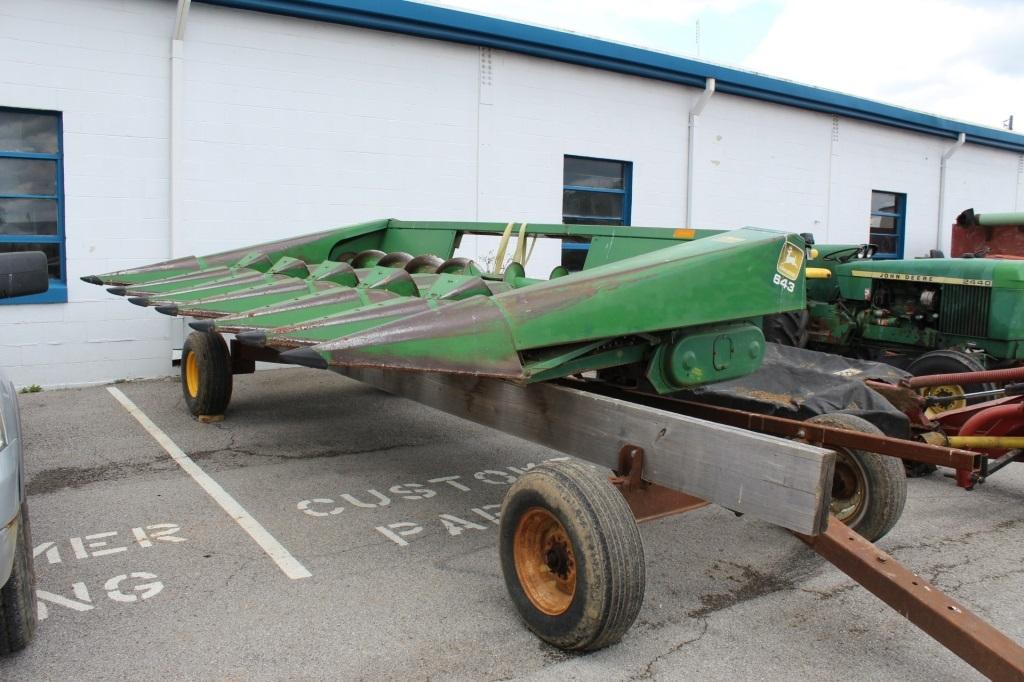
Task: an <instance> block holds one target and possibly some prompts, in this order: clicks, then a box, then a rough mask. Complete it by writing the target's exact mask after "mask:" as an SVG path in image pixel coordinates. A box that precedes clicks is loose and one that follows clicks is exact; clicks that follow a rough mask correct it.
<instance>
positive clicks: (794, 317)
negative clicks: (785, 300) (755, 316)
mask: <svg viewBox="0 0 1024 682" xmlns="http://www.w3.org/2000/svg"><path fill="white" fill-rule="evenodd" d="M810 321H811V315H810V313H809V312H807V309H806V308H803V309H801V310H790V311H788V312H785V313H776V314H775V315H765V317H764V321H763V322H762V324H761V327H762V330H763V331H764V338H765V341H769V342H771V343H777V344H779V345H780V346H792V347H794V348H806V347H807V341H808V339H809V335H808V333H807V326H808V325H809V324H810Z"/></svg>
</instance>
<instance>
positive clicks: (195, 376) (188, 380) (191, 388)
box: [185, 353, 199, 398]
mask: <svg viewBox="0 0 1024 682" xmlns="http://www.w3.org/2000/svg"><path fill="white" fill-rule="evenodd" d="M185 388H187V389H188V394H189V395H190V396H192V397H193V398H195V397H196V396H198V395H199V363H198V362H196V354H195V353H189V354H188V356H187V357H186V358H185Z"/></svg>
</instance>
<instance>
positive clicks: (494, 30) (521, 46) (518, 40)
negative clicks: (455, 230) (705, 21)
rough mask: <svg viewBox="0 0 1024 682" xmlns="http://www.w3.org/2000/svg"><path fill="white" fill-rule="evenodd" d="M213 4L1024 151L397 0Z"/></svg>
mask: <svg viewBox="0 0 1024 682" xmlns="http://www.w3.org/2000/svg"><path fill="white" fill-rule="evenodd" d="M197 1H198V2H204V3H206V4H210V5H220V6H223V7H232V8H235V9H244V10H254V11H259V12H270V13H273V14H281V15H286V16H291V17H299V18H303V19H312V20H316V21H326V22H332V23H338V24H348V25H351V26H359V27H362V28H369V29H376V30H381V31H391V32H394V33H404V34H407V35H413V36H419V37H423V38H434V39H437V40H444V41H448V42H456V43H466V44H469V45H480V46H484V47H493V48H497V49H501V50H508V51H510V52H518V53H521V54H527V55H531V56H535V57H543V58H545V59H553V60H556V61H560V62H567V63H570V64H578V65H581V66H589V67H594V68H598V69H604V70H606V71H615V72H617V73H624V74H629V75H633V76H641V77H644V78H653V79H656V80H661V81H668V82H670V83H679V84H682V85H689V86H693V87H698V88H703V87H704V82H705V79H707V78H714V79H715V80H716V90H717V91H718V92H724V93H727V94H730V95H739V96H741V97H750V98H753V99H758V100H762V101H766V102H773V103H776V104H783V105H787V106H793V107H798V108H800V109H807V110H810V111H817V112H821V113H826V114H838V115H840V116H845V117H848V118H853V119H858V120H862V121H870V122H872V123H878V124H881V125H886V126H893V127H896V128H903V129H905V130H913V131H916V132H920V133H927V134H931V135H938V136H940V137H947V138H952V139H955V138H956V137H957V135H958V134H959V133H965V134H966V135H967V141H968V142H971V143H974V144H979V145H984V146H987V147H996V148H998V149H1006V150H1010V151H1014V152H1024V135H1018V134H1016V133H1012V132H1009V131H1005V130H998V129H996V128H987V127H985V126H979V125H974V124H970V123H964V122H961V121H955V120H952V119H947V118H941V117H939V116H933V115H931V114H925V113H921V112H917V111H912V110H909V109H903V108H901V107H896V106H892V105H889V104H883V103H881V102H876V101H873V100H869V99H863V98H860V97H854V96H852V95H845V94H843V93H839V92H834V91H831V90H824V89H821V88H815V87H812V86H809V85H802V84H800V83H794V82H792V81H787V80H782V79H778V78H771V77H768V76H762V75H759V74H756V73H751V72H748V71H742V70H739V69H732V68H729V67H725V66H718V65H715V64H709V63H706V62H701V61H697V60H693V59H687V58H685V57H676V56H673V55H668V54H664V53H661V52H652V51H650V50H644V49H641V48H638V47H631V46H629V45H621V44H618V43H612V42H608V41H605V40H599V39H596V38H588V37H584V36H579V35H575V34H572V33H565V32H562V31H556V30H553V29H547V28H540V27H537V26H530V25H528V24H520V23H516V22H513V21H505V20H502V19H494V18H492V17H485V16H480V15H477V14H470V13H468V12H460V11H457V10H451V9H446V8H443V7H435V6H432V5H423V4H419V3H416V2H404V1H402V0H197Z"/></svg>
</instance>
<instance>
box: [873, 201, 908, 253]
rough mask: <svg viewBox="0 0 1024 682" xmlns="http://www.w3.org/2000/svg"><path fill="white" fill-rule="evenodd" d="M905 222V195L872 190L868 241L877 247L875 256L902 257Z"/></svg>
mask: <svg viewBox="0 0 1024 682" xmlns="http://www.w3.org/2000/svg"><path fill="white" fill-rule="evenodd" d="M906 224H907V195H906V194H899V193H897V192H881V191H878V190H872V192H871V222H870V224H869V227H868V241H869V242H871V243H872V244H874V245H875V248H876V249H877V250H876V251H875V258H903V237H904V235H905V234H906Z"/></svg>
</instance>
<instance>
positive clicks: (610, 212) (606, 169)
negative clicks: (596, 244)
mask: <svg viewBox="0 0 1024 682" xmlns="http://www.w3.org/2000/svg"><path fill="white" fill-rule="evenodd" d="M632 183H633V164H632V163H630V162H628V161H611V160H608V159H592V158H589V157H585V156H566V157H565V165H564V167H563V175H562V222H563V223H568V224H574V225H580V224H583V225H629V209H630V192H631V190H632ZM589 248H590V245H589V244H586V243H572V242H569V241H566V242H563V244H562V265H564V266H565V267H567V268H568V269H569V270H580V269H582V268H583V261H584V260H586V257H587V250H588V249H589Z"/></svg>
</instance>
